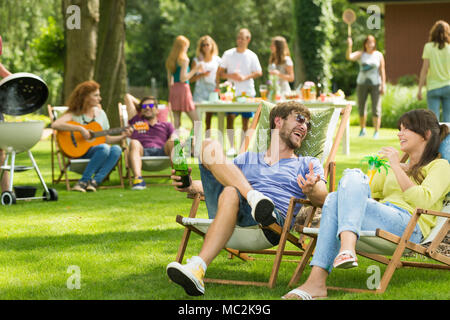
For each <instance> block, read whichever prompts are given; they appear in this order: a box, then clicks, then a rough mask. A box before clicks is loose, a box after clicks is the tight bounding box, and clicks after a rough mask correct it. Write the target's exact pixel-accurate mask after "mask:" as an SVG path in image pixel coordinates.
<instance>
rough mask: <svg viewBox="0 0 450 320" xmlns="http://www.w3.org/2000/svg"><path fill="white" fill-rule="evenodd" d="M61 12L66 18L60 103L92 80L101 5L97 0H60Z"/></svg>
mask: <svg viewBox="0 0 450 320" xmlns="http://www.w3.org/2000/svg"><path fill="white" fill-rule="evenodd" d="M68 9H69V10H68ZM71 9H73V10H71ZM62 10H63V16H64V17H66V19H65V23H64V26H65V39H66V57H65V66H64V89H63V100H67V98H68V97H69V95H70V93H71V92H72V90H73V89H74V88H75V87H76V86H77V85H78V84H79V83H81V82H83V81H86V80H91V79H93V78H94V70H95V63H96V55H97V32H98V23H99V19H100V3H99V0H63V2H62ZM77 22H79V23H77Z"/></svg>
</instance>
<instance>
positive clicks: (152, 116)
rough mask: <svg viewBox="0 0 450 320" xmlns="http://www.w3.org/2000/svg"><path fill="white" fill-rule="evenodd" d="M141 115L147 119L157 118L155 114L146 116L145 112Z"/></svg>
mask: <svg viewBox="0 0 450 320" xmlns="http://www.w3.org/2000/svg"><path fill="white" fill-rule="evenodd" d="M141 117H142V118H144V119H145V120H152V119H154V118H155V115H151V116H146V115H144V114H141Z"/></svg>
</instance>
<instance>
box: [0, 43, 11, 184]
mask: <svg viewBox="0 0 450 320" xmlns="http://www.w3.org/2000/svg"><path fill="white" fill-rule="evenodd" d="M1 55H2V37H1V36H0V56H1ZM9 75H11V72H9V71H8V69H6V68H5V67H4V66H3V64H2V63H1V62H0V78H5V77H7V76H9ZM1 121H4V118H3V114H1V113H0V122H1ZM4 162H5V152H4V151H3V150H2V149H0V164H3V163H4ZM1 186H2V191H6V190H9V174H8V172H7V171H5V172H3V175H2V180H1Z"/></svg>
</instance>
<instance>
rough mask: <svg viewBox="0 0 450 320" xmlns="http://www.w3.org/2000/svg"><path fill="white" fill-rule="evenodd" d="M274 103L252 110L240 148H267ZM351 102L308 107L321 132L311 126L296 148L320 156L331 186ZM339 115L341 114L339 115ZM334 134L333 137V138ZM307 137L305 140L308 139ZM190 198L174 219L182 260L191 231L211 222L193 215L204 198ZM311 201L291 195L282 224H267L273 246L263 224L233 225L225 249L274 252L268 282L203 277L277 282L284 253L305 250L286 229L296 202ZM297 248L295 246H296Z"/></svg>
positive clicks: (201, 229) (244, 255)
mask: <svg viewBox="0 0 450 320" xmlns="http://www.w3.org/2000/svg"><path fill="white" fill-rule="evenodd" d="M272 107H273V104H270V103H266V102H264V103H262V104H261V105H260V106H259V107H258V110H257V112H256V114H255V117H254V119H253V121H252V125H251V128H250V130H249V131H248V135H247V136H246V137H245V139H244V147H243V148H241V152H243V151H245V150H254V151H258V152H261V151H263V150H267V146H268V144H269V143H270V141H268V139H265V138H264V136H265V135H264V134H260V133H261V132H262V131H265V133H266V135H267V134H269V132H270V131H269V120H268V119H269V113H270V110H271V108H272ZM351 108H352V107H351V106H350V105H349V106H347V107H346V108H344V109H335V108H326V109H319V108H318V109H311V113H312V119H311V122H312V127H313V128H320V130H319V131H320V132H315V130H314V129H313V130H311V132H310V133H308V135H309V136H308V137H307V138H306V139H305V141H304V143H302V146H303V147H302V148H303V149H302V148H300V150H296V152H299V153H302V154H303V155H313V156H315V157H318V158H319V159H321V160H322V163H323V164H324V165H325V176H326V177H328V180H329V182H330V186H329V188H330V190H333V189H334V182H335V177H334V175H335V163H334V158H335V155H336V152H337V149H338V146H339V144H340V141H341V138H342V136H343V133H344V129H345V125H346V122H347V121H348V118H349V116H350V112H351ZM340 116H341V117H340ZM339 118H341V121H340V125H339V128H338V129H337V133H336V135H335V136H334V134H335V132H336V128H337V124H338V122H339ZM333 137H334V139H333ZM307 140H308V141H307ZM188 197H189V198H192V199H193V202H192V206H191V210H190V213H189V216H188V217H182V216H180V215H178V216H177V218H176V221H177V222H178V223H179V224H181V225H182V226H184V227H185V230H184V233H183V237H182V239H181V243H180V246H179V249H178V252H177V257H176V261H177V262H179V263H182V261H183V257H184V254H185V251H186V248H187V244H188V241H189V237H190V234H191V232H194V233H197V234H199V235H201V236H204V235H205V234H206V232H207V229H208V227H209V225H210V224H211V223H212V220H210V219H198V218H195V216H196V213H197V210H198V208H199V205H200V203H201V201H202V200H204V199H203V197H202V195H200V194H195V195H188ZM299 203H300V204H310V202H309V201H308V200H304V199H296V198H294V197H292V198H291V200H290V205H289V208H288V212H287V216H286V220H285V225H284V227H280V226H279V225H277V224H275V223H274V224H272V225H270V226H268V227H266V228H268V229H270V230H272V231H274V232H276V233H277V234H279V235H280V242H279V244H278V246H277V248H276V250H275V249H271V248H273V245H272V244H271V243H270V242H269V241H268V240H267V239H266V238H265V236H264V234H263V230H262V227H260V226H258V225H257V226H252V227H240V226H236V227H235V230H234V232H233V235H232V236H231V238H230V240H229V242H228V243H227V244H226V247H225V248H224V250H226V251H228V252H229V253H230V254H231V255H232V256H236V257H238V258H240V259H242V260H244V261H247V260H254V258H253V257H251V256H249V255H248V254H249V253H250V254H268V255H275V258H274V262H273V266H272V271H271V274H270V277H269V280H268V281H267V282H261V281H239V280H224V279H208V278H206V279H204V281H205V282H213V283H221V284H237V285H254V286H266V287H269V288H273V287H274V286H275V283H276V279H277V275H278V271H279V268H280V264H281V261H282V257H283V256H297V257H298V256H301V255H302V254H303V252H304V244H303V242H302V241H301V239H299V238H298V237H296V236H295V235H293V234H292V233H291V232H290V231H289V229H290V226H291V223H292V221H293V219H294V212H295V210H294V209H295V206H296V205H298V204H299ZM315 210H316V209H314V210H312V211H311V213H310V214H309V215H308V216H307V218H306V223H308V224H309V223H310V222H311V221H312V217H313V216H314V213H315ZM286 242H290V243H292V244H293V245H294V246H295V247H296V248H295V250H285V246H286ZM297 249H298V250H297Z"/></svg>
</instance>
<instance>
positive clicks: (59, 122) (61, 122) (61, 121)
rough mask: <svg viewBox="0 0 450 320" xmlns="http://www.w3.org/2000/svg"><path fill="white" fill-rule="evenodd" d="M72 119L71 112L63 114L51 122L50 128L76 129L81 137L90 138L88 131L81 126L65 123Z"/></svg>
mask: <svg viewBox="0 0 450 320" xmlns="http://www.w3.org/2000/svg"><path fill="white" fill-rule="evenodd" d="M68 121H72V114H71V113H70V112H68V113H65V114H63V115H62V116H61V117H59V118H58V119H56V120H55V121H54V122H53V123H52V128H53V129H55V130H59V131H78V132H80V133H81V134H82V136H83V138H85V139H87V140H88V139H90V137H91V134H90V132H89V131H88V130H87V129H85V128H84V127H82V126H77V125H74V124H70V123H67V122H68Z"/></svg>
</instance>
